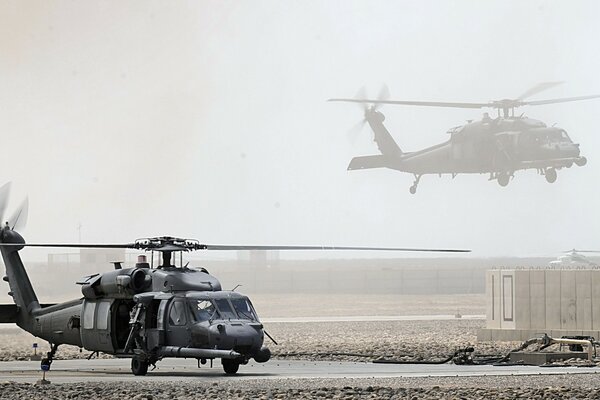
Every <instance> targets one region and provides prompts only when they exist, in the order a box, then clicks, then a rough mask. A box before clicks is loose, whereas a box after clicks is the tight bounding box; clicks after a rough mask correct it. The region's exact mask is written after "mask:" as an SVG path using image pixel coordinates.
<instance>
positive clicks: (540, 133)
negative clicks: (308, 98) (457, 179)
mask: <svg viewBox="0 0 600 400" xmlns="http://www.w3.org/2000/svg"><path fill="white" fill-rule="evenodd" d="M365 118H366V121H367V122H368V123H369V125H370V127H371V129H372V130H373V132H374V141H375V142H376V144H377V146H378V148H379V150H380V152H381V154H380V155H373V156H361V157H355V158H353V159H352V161H351V162H350V164H349V166H348V170H357V169H370V168H389V169H393V170H397V171H401V172H408V173H411V174H414V175H415V177H416V180H415V183H414V184H413V186H412V187H411V190H410V191H411V193H415V192H416V185H417V184H418V182H419V179H420V177H421V176H422V175H426V174H439V175H442V174H451V175H453V176H455V175H457V174H472V173H477V174H483V173H489V174H490V179H498V182H499V183H500V185H501V186H506V185H507V184H508V182H509V178H510V177H511V176H513V174H514V172H515V171H518V170H524V169H537V170H538V171H539V172H540V173H542V174H544V175H546V180H548V182H554V180H556V170H557V169H561V168H569V167H571V166H572V165H573V164H577V165H579V166H583V165H585V164H586V162H587V160H586V159H585V157H582V156H581V155H580V151H579V144H577V143H573V141H572V140H571V138H570V137H569V135H568V134H567V133H566V131H565V130H564V129H561V128H559V127H554V126H553V127H548V126H546V124H544V123H543V122H542V121H538V120H534V119H530V118H526V117H498V118H496V119H492V118H489V116H487V115H486V116H485V117H484V118H483V119H482V120H480V121H474V122H469V123H467V124H466V125H462V126H458V127H455V128H452V129H450V130H449V131H448V133H449V134H450V138H449V139H448V140H447V141H445V142H443V143H440V144H437V145H434V146H431V147H428V148H425V149H422V150H419V151H414V152H403V151H402V150H401V149H400V147H399V146H398V145H397V144H396V142H395V141H394V139H393V138H392V136H391V134H390V133H389V132H388V130H387V129H386V128H385V126H384V125H383V121H384V120H385V117H384V115H383V114H382V113H381V112H379V111H376V110H374V109H367V110H366V111H365Z"/></svg>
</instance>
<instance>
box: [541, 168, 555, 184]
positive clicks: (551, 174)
mask: <svg viewBox="0 0 600 400" xmlns="http://www.w3.org/2000/svg"><path fill="white" fill-rule="evenodd" d="M544 176H545V177H546V182H548V183H554V182H556V176H557V175H556V169H554V168H548V169H547V170H546V172H545V173H544Z"/></svg>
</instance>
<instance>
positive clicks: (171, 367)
mask: <svg viewBox="0 0 600 400" xmlns="http://www.w3.org/2000/svg"><path fill="white" fill-rule="evenodd" d="M129 365H130V360H128V359H99V360H55V361H54V363H53V364H52V371H50V372H49V373H48V374H47V379H49V380H51V381H52V382H53V383H74V382H92V381H94V382H128V381H140V380H141V381H143V380H148V381H153V382H154V381H169V382H173V381H193V380H197V379H203V380H209V381H222V380H225V379H237V380H245V379H312V378H333V379H335V378H402V377H405V378H408V377H456V376H462V377H464V376H524V375H556V374H596V373H597V371H596V368H576V367H553V368H548V367H532V366H510V367H508V366H502V367H496V366H492V365H481V366H464V365H463V366H459V365H454V364H443V365H394V364H373V363H355V362H325V361H317V362H309V361H280V360H271V361H269V362H267V363H264V364H258V363H254V362H250V363H248V365H242V366H241V367H240V371H239V372H238V374H237V375H235V376H225V375H224V373H223V370H222V368H221V365H220V363H219V362H218V361H215V364H214V367H213V368H212V369H211V368H210V364H209V363H208V364H206V365H203V366H202V367H201V368H198V366H197V362H196V360H190V359H165V360H163V361H160V362H159V363H157V368H156V369H155V370H154V371H151V372H149V373H148V375H147V376H145V377H136V376H134V375H133V374H132V373H131V370H130V367H129ZM599 372H600V370H599ZM40 377H41V371H40V363H39V361H8V362H0V382H2V381H16V382H30V383H32V382H35V381H36V380H37V379H39V378H40Z"/></svg>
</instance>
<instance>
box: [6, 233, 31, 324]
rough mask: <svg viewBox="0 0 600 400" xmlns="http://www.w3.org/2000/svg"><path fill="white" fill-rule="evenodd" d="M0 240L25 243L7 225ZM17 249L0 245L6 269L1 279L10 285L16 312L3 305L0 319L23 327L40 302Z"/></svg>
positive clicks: (18, 248)
mask: <svg viewBox="0 0 600 400" xmlns="http://www.w3.org/2000/svg"><path fill="white" fill-rule="evenodd" d="M0 242H2V243H11V244H18V243H25V241H24V240H23V238H22V237H21V235H19V234H18V233H17V232H15V231H13V230H12V229H10V228H9V227H5V228H4V229H3V230H2V231H1V232H0ZM19 250H20V246H17V247H6V246H1V247H0V252H1V253H2V259H3V260H4V266H5V270H6V276H5V277H4V278H3V280H4V281H6V282H8V285H9V287H10V292H9V295H10V296H12V298H13V301H14V302H15V305H16V313H15V308H14V307H12V308H10V309H9V308H7V307H5V309H3V310H0V311H4V312H3V314H5V315H4V316H3V317H2V318H0V321H2V320H11V321H12V320H14V322H16V323H17V324H18V325H19V326H21V327H23V326H24V325H28V324H29V323H30V322H31V321H32V314H31V313H32V312H33V311H34V310H37V309H39V308H40V303H39V301H38V298H37V296H36V294H35V291H34V290H33V286H32V284H31V281H30V280H29V276H28V275H27V271H25V267H24V265H23V262H22V261H21V257H20V256H19ZM8 314H10V315H8Z"/></svg>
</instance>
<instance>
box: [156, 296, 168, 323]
mask: <svg viewBox="0 0 600 400" xmlns="http://www.w3.org/2000/svg"><path fill="white" fill-rule="evenodd" d="M168 303H169V300H161V301H160V304H159V306H158V311H157V313H156V329H159V330H164V329H165V321H166V318H165V311H166V309H167V304H168Z"/></svg>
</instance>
